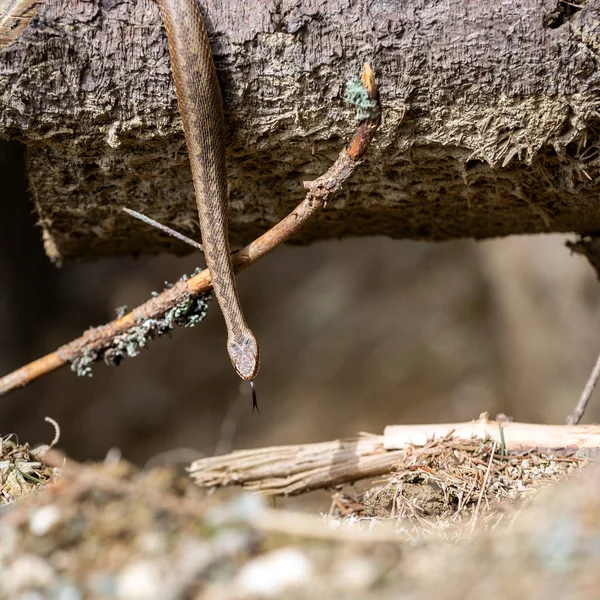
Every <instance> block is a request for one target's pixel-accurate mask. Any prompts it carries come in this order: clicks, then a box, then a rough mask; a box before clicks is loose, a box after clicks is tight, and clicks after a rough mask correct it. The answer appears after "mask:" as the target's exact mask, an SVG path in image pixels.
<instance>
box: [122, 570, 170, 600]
mask: <svg viewBox="0 0 600 600" xmlns="http://www.w3.org/2000/svg"><path fill="white" fill-rule="evenodd" d="M162 584H163V579H162V577H161V574H160V570H159V569H157V567H156V565H155V564H154V562H152V561H139V562H135V563H132V564H130V565H128V566H126V567H125V568H124V569H123V570H122V571H121V574H120V575H119V576H118V578H117V597H118V598H121V600H163V599H164V598H165V594H164V593H163V591H164V590H163V585H162Z"/></svg>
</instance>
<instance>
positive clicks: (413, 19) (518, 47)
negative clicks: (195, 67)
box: [0, 0, 600, 258]
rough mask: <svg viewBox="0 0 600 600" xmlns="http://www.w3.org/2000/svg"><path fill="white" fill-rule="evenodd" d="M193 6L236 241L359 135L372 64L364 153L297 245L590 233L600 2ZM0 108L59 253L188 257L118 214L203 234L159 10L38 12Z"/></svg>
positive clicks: (60, 7) (595, 184)
mask: <svg viewBox="0 0 600 600" xmlns="http://www.w3.org/2000/svg"><path fill="white" fill-rule="evenodd" d="M298 4H299V5H298ZM202 6H203V9H204V14H205V16H206V20H207V27H208V30H209V35H210V38H211V43H212V44H213V51H214V55H215V61H216V64H217V70H218V73H219V78H220V81H221V85H222V89H223V94H224V101H225V106H226V110H227V123H228V161H229V173H230V177H229V183H230V203H231V225H230V227H231V238H232V242H233V243H234V244H235V245H239V244H242V243H247V242H248V241H250V240H251V239H252V238H254V237H256V236H257V235H259V234H260V233H262V232H263V231H265V230H266V229H267V228H269V227H271V226H272V225H273V224H274V223H275V222H277V221H278V220H280V219H281V218H282V217H283V216H284V215H285V214H287V213H288V212H289V211H290V210H291V209H292V208H293V206H295V205H296V204H297V203H298V201H299V200H300V199H301V198H302V197H303V188H302V182H303V180H306V179H311V178H314V176H315V175H316V174H319V173H321V172H323V171H325V170H326V168H327V167H328V166H329V164H330V161H331V160H332V159H333V158H334V157H335V156H336V155H337V153H338V152H339V150H340V149H341V148H342V147H343V145H344V141H345V140H346V139H347V138H348V137H349V136H350V135H351V132H352V131H353V129H354V126H355V125H354V123H353V115H352V109H351V108H350V107H349V106H347V105H346V104H345V103H344V101H343V94H344V85H345V82H346V81H347V80H348V79H349V78H350V77H351V76H352V75H355V74H358V73H359V72H360V69H361V65H362V63H363V62H364V61H369V62H370V63H371V64H372V65H373V67H374V68H375V70H376V74H377V77H378V84H379V88H380V92H381V99H382V106H383V115H382V116H383V121H382V127H381V131H380V133H379V136H378V138H377V140H376V142H375V147H374V148H372V150H371V152H370V154H369V157H368V159H367V160H366V164H365V165H364V166H363V167H362V169H360V170H359V172H358V173H357V175H356V176H355V177H354V179H353V180H352V181H351V182H350V183H349V184H348V185H347V187H346V193H345V195H344V194H342V195H341V196H340V197H339V198H338V199H337V200H336V201H335V202H333V203H332V204H331V205H330V206H329V207H328V209H327V210H326V211H325V212H323V213H322V214H321V215H320V216H319V217H318V218H317V219H316V220H315V221H314V222H313V223H312V224H311V225H309V226H308V227H307V228H306V229H305V230H304V231H303V232H302V233H301V234H300V237H299V238H297V240H296V241H298V242H308V241H311V240H316V239H324V238H331V237H344V236H354V235H388V236H392V237H397V238H415V239H428V240H444V239H450V238H456V237H475V238H484V237H491V236H500V235H508V234H517V233H537V232H550V231H575V232H578V233H581V234H591V233H595V232H597V231H600V204H599V202H598V192H599V191H600V92H599V89H600V86H599V84H600V71H599V58H600V0H590V1H587V2H585V0H580V2H578V3H577V6H575V4H574V3H566V2H563V1H558V2H557V1H556V0H554V1H550V0H524V1H523V2H515V1H509V0H504V1H500V2H498V1H492V0H485V1H483V2H476V3H475V2H473V3H470V2H464V0H448V1H447V2H445V3H443V4H441V3H438V2H434V1H433V0H415V1H414V2H411V3H406V2H401V1H400V0H390V1H389V2H380V1H378V0H353V1H350V0H302V2H300V3H297V2H293V1H292V0H280V1H275V0H272V1H259V0H247V1H246V2H239V1H238V0H221V1H220V2H216V1H215V0H211V1H209V0H202ZM580 7H581V8H580ZM0 109H1V110H0V136H2V137H5V138H9V139H14V140H20V141H21V142H22V143H24V144H25V145H26V147H27V168H28V175H29V180H30V188H31V190H32V193H33V195H34V199H35V202H36V206H37V210H38V214H39V218H40V223H41V225H42V227H43V232H44V239H45V241H46V249H47V252H48V253H49V255H50V256H52V257H54V258H60V257H61V256H65V257H69V256H86V257H93V256H102V255H108V254H120V253H130V252H134V253H139V252H155V251H164V250H166V251H173V252H186V251H188V250H187V249H186V248H184V247H183V246H182V245H181V244H180V242H177V241H175V240H172V239H166V238H165V237H164V236H163V234H161V233H160V232H158V231H154V230H152V229H149V228H148V227H147V226H145V225H143V224H140V223H138V222H135V221H133V220H130V219H129V218H128V217H126V216H124V215H123V214H122V212H121V211H120V207H121V206H123V205H125V206H129V207H130V208H133V209H135V210H139V211H141V212H144V213H146V214H148V215H150V216H152V217H153V218H155V219H157V220H159V221H162V222H164V223H166V224H169V225H170V226H172V227H174V228H176V229H179V230H181V231H182V232H184V233H186V234H189V235H190V236H192V237H195V238H196V239H197V238H198V226H197V215H196V212H195V203H194V201H193V188H192V180H191V174H190V171H189V164H188V160H187V155H186V150H185V144H184V139H183V134H182V130H181V122H180V119H179V115H178V111H177V104H176V98H175V92H174V89H173V84H172V79H171V73H170V63H169V57H168V51H167V44H166V35H165V32H164V29H163V27H162V24H161V21H160V18H159V13H158V8H157V6H156V5H155V4H154V2H152V1H151V0H139V1H137V2H132V1H120V2H117V1H115V0H89V1H85V2H83V1H81V0H53V1H52V2H47V3H46V4H43V5H42V6H41V7H40V9H39V13H38V15H37V16H36V17H34V18H33V20H32V21H31V23H30V24H29V26H28V27H27V28H25V29H24V30H22V31H21V32H20V35H19V37H18V39H16V41H14V42H13V43H12V44H11V45H10V46H8V47H6V48H4V49H3V50H0ZM8 201H10V198H6V197H5V198H4V202H8Z"/></svg>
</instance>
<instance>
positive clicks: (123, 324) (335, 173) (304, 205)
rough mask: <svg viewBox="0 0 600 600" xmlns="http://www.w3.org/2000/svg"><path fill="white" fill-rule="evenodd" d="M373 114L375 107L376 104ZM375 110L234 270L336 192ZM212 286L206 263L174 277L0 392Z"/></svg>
mask: <svg viewBox="0 0 600 600" xmlns="http://www.w3.org/2000/svg"><path fill="white" fill-rule="evenodd" d="M362 82H363V85H364V87H365V88H366V90H367V91H368V93H369V97H370V98H371V99H372V100H373V101H374V102H376V103H377V104H376V108H377V109H378V107H379V102H378V97H377V88H376V86H375V82H374V78H373V71H372V70H371V67H369V65H367V64H365V66H364V70H363V76H362ZM377 114H379V113H378V110H377ZM379 120H380V119H379V116H377V117H373V118H370V119H365V120H364V121H361V122H360V124H359V126H358V129H357V130H356V133H355V134H354V137H353V138H352V140H351V142H350V144H349V145H348V147H347V148H345V149H344V150H342V151H341V152H340V154H339V156H338V158H337V160H336V161H335V163H334V164H333V165H332V166H331V168H330V169H329V170H328V171H327V172H326V173H325V174H324V175H322V176H321V177H319V178H318V179H315V180H314V181H305V182H304V187H305V188H306V189H308V193H307V194H306V197H305V199H304V200H303V201H302V202H301V203H300V204H299V205H298V206H297V207H296V208H295V209H294V210H293V211H292V212H291V213H290V214H289V215H288V216H287V217H285V218H284V219H283V220H281V221H280V222H279V223H277V225H275V226H274V227H273V228H271V229H269V231H267V232H266V233H264V234H263V235H261V236H260V237H259V238H257V239H256V240H254V241H253V242H252V243H251V244H249V245H248V246H246V247H245V248H243V249H242V250H240V251H239V252H236V253H235V254H234V255H233V267H234V269H235V271H236V273H238V272H240V271H243V270H244V269H246V268H247V267H249V266H250V265H252V264H254V263H255V262H256V261H257V260H259V259H261V258H262V257H263V256H265V255H266V254H268V253H269V252H271V250H273V249H275V248H276V247H277V246H279V245H280V244H283V243H284V242H286V241H287V240H288V239H289V238H291V237H292V236H293V235H294V234H295V233H296V232H297V231H299V230H300V229H301V228H302V227H303V226H304V225H306V223H308V222H309V221H310V220H311V219H312V218H313V217H314V216H315V215H316V214H317V213H318V212H319V211H320V210H321V209H322V208H323V207H324V206H325V205H326V203H327V201H328V200H330V199H331V197H332V196H334V195H335V194H337V193H338V192H339V191H340V190H341V188H342V186H343V184H344V183H345V182H346V181H347V180H348V179H349V178H350V177H351V176H352V175H353V174H354V172H355V171H356V169H357V167H358V165H359V164H360V161H361V160H362V159H363V157H364V155H365V153H366V151H367V149H368V148H369V145H370V143H371V141H372V139H373V137H374V136H375V133H376V131H377V128H378V126H379ZM210 288H211V279H210V273H209V272H208V269H204V271H202V272H200V273H198V274H197V275H194V276H193V277H190V278H189V279H186V280H185V281H179V282H177V283H176V284H175V285H174V286H173V287H171V288H169V289H167V290H165V291H164V292H162V293H161V294H159V295H158V296H155V297H153V298H151V299H150V300H148V301H146V302H145V303H144V304H142V305H140V306H138V307H137V308H135V309H134V310H132V311H131V312H130V313H128V314H126V315H124V316H123V317H120V318H119V319H115V320H114V321H111V322H110V323H108V324H106V325H101V326H100V327H94V328H92V329H89V330H88V331H86V332H85V333H84V334H83V335H82V336H81V337H79V338H77V339H76V340H73V341H72V342H70V343H68V344H66V345H64V346H61V347H60V348H59V349H58V350H56V351H55V352H52V353H50V354H47V355H46V356H43V357H42V358H39V359H37V360H35V361H33V362H31V363H29V364H27V365H24V366H23V367H21V368H19V369H17V370H16V371H13V372H12V373H9V374H8V375H6V376H4V377H2V378H0V396H4V395H5V394H8V393H9V392H11V391H13V390H16V389H18V388H21V387H23V386H25V385H27V384H29V383H31V382H32V381H34V380H35V379H38V378H39V377H41V376H42V375H46V374H47V373H50V372H51V371H54V370H56V369H58V368H60V367H62V366H64V365H66V364H67V363H70V362H72V361H73V360H75V359H76V358H78V357H79V356H81V354H82V352H83V351H89V352H96V353H99V352H100V351H101V350H102V349H104V348H106V347H107V346H109V345H110V343H111V341H112V340H113V338H114V337H115V336H117V335H120V334H122V333H124V332H125V331H127V330H128V329H130V328H132V327H136V326H137V325H139V324H140V323H141V322H143V321H145V320H147V319H156V318H160V317H162V316H163V315H164V314H165V313H166V312H167V311H168V310H169V309H171V308H173V307H174V306H175V305H177V304H178V303H180V302H182V301H183V300H185V299H186V297H188V296H192V297H197V296H200V295H201V294H203V293H205V292H206V291H208V290H209V289H210Z"/></svg>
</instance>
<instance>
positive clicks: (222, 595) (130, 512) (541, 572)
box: [0, 440, 600, 600]
mask: <svg viewBox="0 0 600 600" xmlns="http://www.w3.org/2000/svg"><path fill="white" fill-rule="evenodd" d="M6 448H8V446H7V447H6ZM33 452H35V451H33ZM8 454H9V455H10V457H12V459H14V460H16V459H17V458H16V457H19V459H20V460H21V459H22V460H24V461H26V462H35V461H34V460H32V459H33V458H35V454H27V451H26V449H25V448H22V449H17V448H16V447H14V446H13V447H12V449H11V450H9V451H8ZM57 456H60V455H58V453H56V452H55V451H54V450H45V451H44V457H42V458H41V459H40V462H41V464H42V467H43V468H42V469H41V470H39V471H38V477H39V478H40V480H41V481H43V482H44V483H43V484H38V485H37V486H36V488H35V489H34V490H32V493H29V494H27V495H21V496H20V497H19V498H18V499H17V501H14V500H12V501H11V502H9V503H8V504H6V505H5V506H4V507H3V508H2V509H1V511H0V573H1V574H2V576H1V577H0V599H2V600H4V599H6V600H8V599H11V600H12V599H14V598H18V599H21V598H36V599H38V598H40V599H43V598H52V599H54V598H58V599H59V600H65V599H68V600H78V599H82V600H83V599H84V598H92V599H98V600H100V599H101V600H106V599H110V598H115V599H123V600H129V599H131V600H134V599H144V600H145V599H148V600H154V599H157V600H159V599H160V600H163V599H166V600H170V599H173V600H176V599H181V600H184V599H185V600H187V599H191V600H200V599H202V600H243V599H248V600H251V599H257V598H282V599H283V598H286V599H288V598H289V599H292V600H294V599H298V600H303V599H307V600H308V599H309V598H311V599H312V598H322V599H325V600H333V599H337V598H341V597H343V598H347V599H348V600H358V599H359V598H360V599H365V600H387V599H388V598H390V599H391V598H398V597H399V596H401V597H402V598H407V599H409V600H410V599H413V598H414V599H415V600H421V599H422V600H428V599H430V598H442V597H443V598H447V599H449V600H454V599H455V598H456V600H458V599H459V598H467V599H468V598H481V597H486V598H487V599H488V600H500V599H502V600H506V599H507V598H508V599H509V600H510V599H511V598H521V597H555V596H552V593H553V592H554V591H555V588H554V586H557V585H563V587H564V586H565V585H568V586H571V587H572V588H573V589H574V590H578V591H581V590H582V594H580V595H578V596H577V597H580V598H585V599H586V600H587V599H588V598H589V599H590V600H591V599H592V598H595V597H596V596H595V595H594V594H595V590H597V585H596V584H598V583H600V576H599V575H598V574H597V568H596V567H595V565H596V558H597V556H596V554H595V553H596V552H597V551H596V548H598V547H600V533H599V532H598V531H597V529H598V528H597V527H596V524H597V523H600V473H599V472H598V471H594V470H587V469H586V470H584V469H580V468H579V467H581V466H582V465H583V464H584V461H583V460H580V459H577V458H575V457H574V456H546V455H542V454H535V453H533V452H529V453H527V454H522V455H512V456H504V455H502V454H500V450H499V449H498V448H497V447H495V446H494V443H493V442H491V443H489V442H485V443H481V442H477V443H475V442H473V443H472V444H470V443H465V442H458V441H452V440H438V441H437V442H431V443H430V444H429V445H427V446H426V447H423V448H412V449H410V452H408V453H407V457H406V459H407V460H406V462H405V463H403V465H401V466H400V467H399V468H398V469H397V470H396V472H395V473H393V474H390V476H389V477H388V478H387V479H386V480H385V481H383V482H378V483H377V485H376V486H375V487H372V488H370V489H369V490H368V491H366V492H363V493H362V495H357V496H356V498H355V500H353V501H352V500H351V499H350V498H351V496H350V495H348V492H346V493H345V494H346V495H343V494H342V492H341V491H340V492H337V493H336V494H335V495H334V505H333V509H332V511H331V514H330V515H316V514H314V513H313V514H309V513H296V512H292V511H289V510H281V509H274V508H269V502H268V501H267V500H266V499H265V497H263V496H260V495H257V494H249V493H240V492H237V491H236V492H232V491H231V490H229V491H225V492H220V493H207V492H206V491H202V490H200V489H199V488H198V487H197V486H196V485H194V484H193V483H192V482H191V480H190V479H189V478H188V477H186V476H185V475H180V474H178V473H176V472H175V470H174V469H172V468H167V467H162V468H159V469H153V470H144V471H140V470H138V469H136V468H134V467H133V466H131V465H130V464H128V463H126V462H124V461H119V462H105V463H100V464H91V465H81V464H78V463H74V462H73V461H69V460H68V459H67V460H64V459H61V460H56V457H57ZM3 457H4V455H3ZM52 457H54V458H52ZM50 459H52V460H50ZM44 461H45V462H50V463H52V462H53V461H54V463H55V464H56V463H60V464H61V465H64V466H62V467H61V468H54V469H50V471H48V478H46V479H43V478H42V477H41V475H42V474H44V473H45V471H44V470H43V469H48V467H46V466H45V465H44ZM576 471H577V472H578V473H579V474H578V475H577V476H575V475H573V476H571V475H572V474H574V473H575V472H576ZM566 479H568V481H562V482H561V483H560V485H558V486H556V488H553V489H552V493H548V490H547V491H546V492H542V493H541V495H540V497H541V498H542V499H543V500H542V502H537V501H535V502H534V501H533V499H534V498H537V497H538V494H537V493H536V492H537V491H538V490H540V489H542V488H544V487H548V486H550V485H551V484H552V483H554V482H556V481H560V480H566ZM484 482H485V484H484ZM519 482H521V483H519ZM482 490H483V493H482ZM525 504H527V506H526V507H524V505H525ZM530 505H531V506H530ZM478 507H479V508H478ZM515 507H517V508H518V510H514V508H515ZM474 515H478V518H479V522H478V527H477V528H476V529H475V528H474V527H471V524H472V523H473V522H474V520H473V519H474ZM515 515H516V516H515ZM444 524H445V525H444ZM575 567H576V569H575ZM549 574H550V577H548V575H549ZM590 582H592V583H594V586H592V587H589V589H590V590H592V591H593V594H588V595H585V590H586V589H588V588H587V587H585V586H589V585H590ZM532 589H535V590H536V591H537V592H539V594H537V595H533V596H532V595H531V591H532ZM484 591H485V593H484Z"/></svg>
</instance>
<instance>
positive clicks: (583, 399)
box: [567, 354, 600, 425]
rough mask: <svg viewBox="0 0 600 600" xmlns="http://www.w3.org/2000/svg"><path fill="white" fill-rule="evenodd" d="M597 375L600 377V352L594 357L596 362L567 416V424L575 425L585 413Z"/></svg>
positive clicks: (596, 381)
mask: <svg viewBox="0 0 600 600" xmlns="http://www.w3.org/2000/svg"><path fill="white" fill-rule="evenodd" d="M598 377H600V354H598V358H597V359H596V364H595V365H594V368H593V369H592V372H591V374H590V377H589V379H588V381H587V383H586V384H585V388H584V389H583V392H582V393H581V396H580V397H579V402H577V406H575V409H574V410H573V412H572V413H571V414H570V415H569V416H568V417H567V425H577V424H579V421H581V419H582V417H583V414H584V413H585V409H586V407H587V405H588V402H589V401H590V398H591V397H592V393H593V391H594V388H595V387H596V384H597V383H598Z"/></svg>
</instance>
